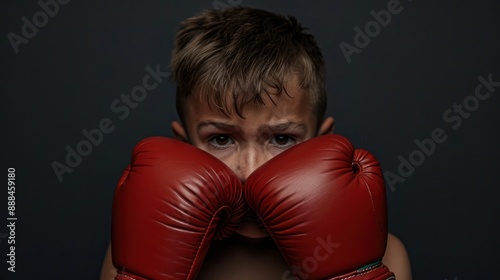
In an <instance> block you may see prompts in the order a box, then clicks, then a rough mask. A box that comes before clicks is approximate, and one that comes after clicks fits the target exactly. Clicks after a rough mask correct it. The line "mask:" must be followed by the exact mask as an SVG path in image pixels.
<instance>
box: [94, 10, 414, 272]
mask: <svg viewBox="0 0 500 280" xmlns="http://www.w3.org/2000/svg"><path fill="white" fill-rule="evenodd" d="M219 13H220V14H219ZM172 73H173V78H174V80H175V81H176V83H177V111H178V114H179V118H180V121H174V122H173V123H172V130H173V132H174V134H175V136H176V137H177V138H178V139H180V140H182V141H185V142H188V143H190V144H192V145H194V146H196V147H198V148H200V149H202V150H204V151H207V152H208V153H210V154H212V155H214V156H215V157H217V158H218V159H219V160H221V161H222V162H224V163H225V164H226V165H227V166H229V167H230V168H231V169H232V170H233V171H234V173H235V174H236V175H237V176H238V177H239V178H240V180H241V181H242V182H245V180H246V178H247V177H248V176H249V175H250V174H251V173H252V172H253V171H254V170H255V169H256V168H257V167H259V166H260V165H262V164H263V163H265V162H266V161H268V160H269V159H271V158H273V157H274V156H276V155H277V154H279V153H281V152H282V151H284V150H286V149H288V148H290V147H292V146H294V145H296V144H298V143H301V142H303V141H305V140H307V139H310V138H313V137H315V136H319V135H323V134H328V133H333V129H334V119H333V118H332V117H326V118H325V117H324V114H325V111H326V92H325V66H324V61H323V57H322V53H321V50H320V49H319V47H318V46H317V44H316V42H315V40H314V38H313V36H312V35H310V34H307V33H306V32H305V31H304V29H303V28H302V26H301V25H300V24H299V23H298V22H297V20H296V19H295V18H293V17H288V18H285V17H282V16H279V15H276V14H273V13H269V12H266V11H262V10H258V9H251V8H229V9H226V10H223V11H219V12H217V11H214V10H211V11H205V12H203V13H201V14H200V15H198V16H195V17H192V18H189V19H188V20H186V21H185V22H184V23H183V24H182V26H181V28H180V29H179V31H178V33H177V35H176V40H175V48H174V51H173V55H172ZM383 262H384V263H385V264H386V265H387V266H388V267H389V269H390V270H392V271H393V272H394V274H395V275H396V277H397V279H403V280H405V279H411V272H410V264H409V260H408V256H407V253H406V250H405V248H404V246H403V244H402V243H401V242H400V241H399V240H398V239H397V238H396V237H394V236H393V235H391V234H389V236H388V241H387V249H386V254H385V256H384V259H383ZM287 269H288V268H287V267H286V265H285V263H284V261H283V259H282V257H281V255H280V253H279V251H278V249H277V247H276V246H275V245H274V243H273V242H272V240H271V239H270V238H269V237H268V236H267V234H266V232H265V231H264V230H262V229H261V227H259V226H258V225H257V224H256V223H254V222H253V220H252V219H251V218H247V219H246V221H245V222H244V223H243V224H242V225H241V226H240V227H239V228H238V229H237V231H236V234H234V235H233V236H232V237H231V238H229V239H226V240H223V241H218V242H214V243H213V244H212V249H211V250H210V251H209V253H208V255H207V257H206V258H205V261H204V264H203V267H202V269H201V272H200V273H199V275H198V279H220V280H224V279H281V278H282V277H283V276H282V275H283V272H284V271H286V270H287ZM113 273H115V272H114V271H113V267H112V264H111V256H110V249H108V253H107V256H106V259H105V263H104V265H103V270H102V274H101V279H112V277H113V275H112V274H113ZM245 277H247V278H245Z"/></svg>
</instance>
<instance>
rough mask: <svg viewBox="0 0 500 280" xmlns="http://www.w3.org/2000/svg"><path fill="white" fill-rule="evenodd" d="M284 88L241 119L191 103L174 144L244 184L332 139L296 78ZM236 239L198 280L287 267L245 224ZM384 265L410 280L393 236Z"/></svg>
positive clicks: (275, 274) (277, 274) (261, 274)
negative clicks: (282, 159) (309, 145)
mask: <svg viewBox="0 0 500 280" xmlns="http://www.w3.org/2000/svg"><path fill="white" fill-rule="evenodd" d="M285 87H286V89H287V92H288V96H287V95H285V94H281V95H271V96H267V95H263V99H264V102H265V105H262V104H248V105H246V106H245V107H244V108H243V112H242V113H243V116H244V118H241V117H239V116H238V115H237V114H236V113H235V112H230V113H229V114H227V115H226V114H222V113H221V112H220V111H219V110H216V109H212V108H210V107H209V106H208V105H207V104H206V103H203V102H201V101H199V100H197V99H196V98H192V100H190V103H189V107H188V108H186V109H187V110H186V114H185V125H182V124H181V123H180V122H177V121H174V122H173V123H172V130H173V132H174V134H175V136H176V137H177V138H178V139H180V140H182V141H186V142H189V143H191V144H193V145H194V146H196V147H198V148H200V149H202V150H205V151H207V152H209V153H210V154H212V155H214V156H215V157H217V158H219V159H220V160H221V161H223V162H224V163H225V164H226V165H228V166H229V167H230V168H231V169H232V170H233V171H234V172H235V174H236V175H238V177H239V178H240V179H241V181H242V182H245V180H246V178H247V177H248V176H249V175H250V174H251V173H252V172H253V171H254V170H255V169H256V168H258V167H259V166H260V165H262V164H263V163H265V162H267V161H268V160H270V159H271V158H273V157H274V156H276V155H278V154H279V153H281V152H283V151H285V150H286V149H288V148H290V147H292V146H294V145H297V144H299V143H301V142H303V141H305V140H307V139H310V138H312V137H315V136H318V135H323V134H327V133H333V129H334V119H333V118H332V117H327V118H325V119H324V120H322V121H321V124H320V125H319V126H318V125H317V124H318V120H317V119H316V117H315V114H314V113H313V109H314V108H313V107H312V105H311V104H310V102H309V101H308V99H307V96H306V94H305V93H304V92H303V91H302V90H301V89H300V87H299V85H298V82H297V79H296V78H295V77H292V78H291V79H290V80H289V81H288V82H287V83H286V85H285ZM229 108H232V107H231V106H229ZM236 236H237V238H236V239H233V241H231V242H233V243H231V245H230V246H227V244H226V246H225V245H224V241H219V243H218V244H216V245H214V247H215V248H216V249H213V250H211V251H210V252H209V254H208V255H207V257H206V259H205V263H204V266H203V267H202V269H201V271H200V273H199V276H198V278H197V279H219V280H225V279H282V275H283V273H284V272H285V271H286V270H287V267H286V264H285V263H284V262H283V259H282V257H281V255H280V254H279V251H278V249H277V248H276V247H275V246H274V244H273V243H272V242H269V241H270V240H269V237H268V236H267V234H266V232H264V231H263V230H262V229H261V228H260V227H259V226H257V225H256V224H255V223H254V222H253V221H252V220H250V219H247V220H246V221H245V222H244V223H243V224H242V225H241V226H240V227H239V228H238V229H237V234H236ZM234 240H236V241H234ZM227 242H229V241H227ZM110 252H111V250H110V248H108V252H107V256H106V258H105V262H104V264H103V269H102V272H101V279H113V277H114V275H115V274H116V270H115V269H114V267H113V266H112V263H111V255H110ZM383 262H384V263H385V264H386V265H387V266H388V267H389V269H390V270H391V271H393V272H394V274H395V275H396V277H397V279H398V280H408V279H411V269H410V262H409V258H408V254H407V252H406V249H405V247H404V245H403V243H402V242H401V241H400V240H399V239H398V238H396V237H395V236H394V235H392V234H389V235H388V242H387V249H386V253H385V256H384V258H383ZM245 277H248V278H245Z"/></svg>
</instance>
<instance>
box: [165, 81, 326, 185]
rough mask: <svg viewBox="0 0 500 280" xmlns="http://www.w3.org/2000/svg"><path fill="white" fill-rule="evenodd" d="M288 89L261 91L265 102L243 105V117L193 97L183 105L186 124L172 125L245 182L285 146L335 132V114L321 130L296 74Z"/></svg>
mask: <svg viewBox="0 0 500 280" xmlns="http://www.w3.org/2000/svg"><path fill="white" fill-rule="evenodd" d="M285 87H286V90H287V92H288V96H287V95H286V94H285V93H282V94H280V95H270V96H269V95H267V94H263V95H262V98H263V100H264V102H265V104H264V105H262V104H254V103H250V104H248V105H245V106H244V107H243V109H242V110H243V111H242V115H243V117H244V118H241V117H240V116H238V114H236V113H235V112H233V113H231V114H229V115H225V114H223V113H222V112H220V111H219V110H217V109H216V108H211V107H210V106H209V105H208V104H207V103H206V102H202V101H201V100H199V99H198V98H191V100H188V104H189V105H188V106H187V108H185V116H184V117H185V124H184V126H181V124H180V123H178V122H173V123H172V129H173V131H174V133H175V135H176V136H177V137H178V138H180V139H181V140H184V141H187V142H189V143H191V144H193V145H194V146H196V147H198V148H200V149H202V150H204V151H206V152H208V153H210V154H212V155H214V156H215V157H217V158H218V159H220V160H221V161H222V162H224V163H225V164H226V165H228V166H229V167H230V168H231V169H232V170H233V171H234V172H235V173H236V175H238V177H239V178H240V179H241V181H242V182H245V180H246V178H247V177H248V176H249V175H250V174H251V173H252V172H253V171H254V170H255V169H257V167H259V166H260V165H262V164H263V163H265V162H266V161H268V160H269V159H271V158H273V157H274V156H276V155H278V154H279V153H281V152H283V151H284V150H286V149H288V148H290V147H292V146H294V145H296V144H298V143H300V142H303V141H305V140H307V139H310V138H312V137H314V136H316V135H319V134H325V133H331V132H333V118H331V117H329V118H326V119H325V120H324V121H323V123H322V124H321V125H320V126H319V131H318V130H317V120H316V113H315V112H314V111H313V110H314V108H313V106H312V105H311V102H309V100H308V98H307V96H306V94H305V93H304V92H303V91H302V89H300V87H299V85H298V81H297V79H296V78H292V79H290V80H289V81H288V82H287V83H286V84H285ZM271 98H272V100H271ZM273 102H274V103H273ZM212 107H213V106H212Z"/></svg>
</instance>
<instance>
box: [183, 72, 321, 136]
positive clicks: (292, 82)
mask: <svg viewBox="0 0 500 280" xmlns="http://www.w3.org/2000/svg"><path fill="white" fill-rule="evenodd" d="M260 97H261V98H262V103H261V102H257V101H251V102H249V103H247V104H244V105H243V106H242V107H241V108H240V109H241V110H240V112H239V113H240V114H239V115H238V112H237V111H236V107H237V105H236V104H237V101H235V100H234V99H233V98H232V94H231V93H230V92H228V93H227V94H226V99H225V102H226V106H224V107H225V109H226V110H224V108H221V106H218V105H216V104H210V103H209V102H207V100H209V99H207V98H205V97H204V96H203V95H202V94H194V95H192V96H191V97H190V98H189V99H188V100H187V102H186V108H185V113H186V114H185V122H186V123H185V125H187V126H189V125H197V124H198V123H200V122H206V121H210V120H212V119H215V120H218V121H221V120H226V121H228V122H233V123H238V124H240V125H241V124H247V123H250V124H251V123H255V122H260V123H263V122H266V123H279V122H283V121H289V122H300V123H305V124H309V123H315V121H316V113H315V112H314V110H313V109H314V106H313V105H312V102H311V98H310V97H309V96H308V95H307V93H306V92H305V91H304V90H303V89H301V87H300V85H299V82H298V79H297V78H296V77H292V78H291V79H289V80H287V81H286V82H285V84H284V90H283V91H282V92H277V91H276V90H275V89H270V90H268V92H267V93H266V92H263V93H261V94H260Z"/></svg>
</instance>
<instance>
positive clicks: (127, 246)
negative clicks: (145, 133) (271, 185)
mask: <svg viewBox="0 0 500 280" xmlns="http://www.w3.org/2000/svg"><path fill="white" fill-rule="evenodd" d="M244 212H245V200H244V197H243V187H242V184H241V182H240V180H239V178H238V177H237V176H236V175H235V174H234V173H233V172H232V171H231V170H230V169H229V167H227V166H226V165H225V164H224V163H222V162H220V161H219V160H218V159H216V158H215V157H213V156H212V155H210V154H208V153H206V152H204V151H202V150H199V149H197V148H195V147H193V146H191V145H188V144H186V143H183V142H180V141H177V140H173V139H169V138H165V137H151V138H147V139H145V140H143V141H141V142H140V143H139V144H137V146H136V147H135V148H134V151H133V155H132V162H131V165H130V166H129V167H128V168H127V169H126V170H125V172H124V173H123V175H122V177H121V179H120V181H119V183H118V186H117V187H116V190H115V195H114V199H113V212H112V240H111V243H112V250H113V252H112V254H113V264H114V266H115V267H116V268H117V270H118V275H117V276H116V278H115V279H127V280H130V279H183V280H184V279H195V278H196V275H197V273H198V271H199V269H200V267H201V265H202V263H203V260H204V257H205V255H206V253H207V250H208V248H209V246H210V242H211V241H212V240H213V238H223V237H226V236H228V235H229V234H231V233H232V232H233V231H234V230H235V229H236V228H237V226H238V225H239V223H240V222H241V220H242V218H243V216H244Z"/></svg>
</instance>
